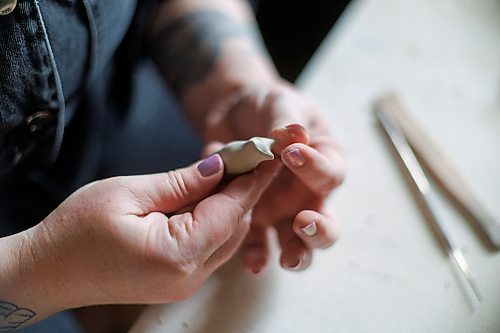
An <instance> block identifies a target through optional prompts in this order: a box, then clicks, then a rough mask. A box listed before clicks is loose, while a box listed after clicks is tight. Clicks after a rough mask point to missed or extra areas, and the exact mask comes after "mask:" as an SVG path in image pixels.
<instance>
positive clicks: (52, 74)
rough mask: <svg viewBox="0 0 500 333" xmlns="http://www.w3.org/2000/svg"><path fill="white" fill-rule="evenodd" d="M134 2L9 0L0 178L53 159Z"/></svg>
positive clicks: (0, 65) (0, 49)
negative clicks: (15, 169)
mask: <svg viewBox="0 0 500 333" xmlns="http://www.w3.org/2000/svg"><path fill="white" fill-rule="evenodd" d="M11 1H15V0H11ZM136 5H137V4H136V0H40V1H36V0H17V6H16V8H15V9H14V11H12V12H11V13H9V14H7V15H3V16H0V175H1V174H5V173H6V172H8V171H9V170H12V169H14V168H16V167H19V166H21V167H22V166H31V165H38V164H41V163H44V162H46V161H47V160H50V159H53V158H54V157H55V156H54V155H55V154H57V151H58V147H59V145H60V143H61V140H62V132H63V130H64V126H65V125H66V124H67V122H68V119H69V118H71V116H72V113H73V112H74V109H75V108H76V105H78V99H79V96H80V94H81V92H82V90H84V89H85V87H86V86H87V85H88V84H89V82H92V80H94V79H96V78H98V76H99V73H100V72H101V71H102V69H103V68H104V67H105V66H106V65H107V64H108V63H109V62H110V60H111V58H112V57H113V55H114V53H115V51H116V49H117V48H118V46H119V45H120V43H121V42H122V40H123V38H124V36H125V34H126V32H127V30H128V28H129V25H130V23H131V20H132V18H133V15H134V12H135V10H136Z"/></svg>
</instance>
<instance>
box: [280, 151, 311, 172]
mask: <svg viewBox="0 0 500 333" xmlns="http://www.w3.org/2000/svg"><path fill="white" fill-rule="evenodd" d="M285 158H286V159H287V161H288V163H290V164H291V165H292V166H294V167H297V168H298V167H301V166H303V165H304V164H305V163H306V160H305V159H304V155H302V152H301V151H300V149H299V148H296V149H293V150H291V151H289V152H288V153H286V154H285Z"/></svg>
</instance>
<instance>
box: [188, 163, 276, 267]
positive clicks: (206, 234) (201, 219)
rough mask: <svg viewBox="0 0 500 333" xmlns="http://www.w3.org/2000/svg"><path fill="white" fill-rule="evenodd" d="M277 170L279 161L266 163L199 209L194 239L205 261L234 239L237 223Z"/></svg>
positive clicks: (194, 214) (195, 211) (230, 184)
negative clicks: (230, 239)
mask: <svg viewBox="0 0 500 333" xmlns="http://www.w3.org/2000/svg"><path fill="white" fill-rule="evenodd" d="M278 170H279V163H278V162H277V161H268V162H264V163H262V164H261V165H260V166H259V167H258V168H257V169H255V170H254V171H252V172H251V173H249V174H245V175H242V176H239V177H237V178H235V179H234V180H233V181H231V182H230V183H229V184H228V185H227V186H226V187H225V188H223V189H222V190H221V191H220V192H218V193H216V194H213V195H211V196H210V197H208V198H206V199H204V200H203V201H201V202H200V203H199V204H198V205H197V206H196V208H195V209H194V211H193V217H194V220H195V221H197V222H196V228H195V229H194V230H193V237H194V238H195V239H196V241H197V242H198V244H199V246H198V249H199V250H200V251H201V252H202V253H201V254H200V255H201V256H205V260H206V258H208V257H209V256H210V255H211V254H212V253H213V252H215V251H216V250H217V249H218V248H219V247H221V246H222V244H224V243H225V242H226V241H227V240H228V239H229V238H230V237H231V236H232V233H233V232H234V230H235V228H236V227H237V225H238V223H239V222H240V221H241V219H242V218H243V216H244V215H245V214H246V213H247V212H248V211H249V210H250V209H252V208H253V206H254V205H255V203H256V202H257V200H258V199H259V198H260V196H261V195H262V193H263V192H264V190H265V189H266V188H267V187H268V186H269V184H270V183H271V181H272V180H273V179H274V177H276V173H277V172H278Z"/></svg>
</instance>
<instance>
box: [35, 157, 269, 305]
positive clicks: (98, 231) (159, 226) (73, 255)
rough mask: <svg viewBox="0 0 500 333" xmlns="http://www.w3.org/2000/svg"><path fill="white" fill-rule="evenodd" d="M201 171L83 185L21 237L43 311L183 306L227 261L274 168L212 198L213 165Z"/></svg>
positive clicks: (218, 170) (218, 174)
mask: <svg viewBox="0 0 500 333" xmlns="http://www.w3.org/2000/svg"><path fill="white" fill-rule="evenodd" d="M207 161H208V162H207ZM202 164H204V166H205V171H206V170H207V165H208V171H209V172H208V173H209V175H207V172H200V170H201V169H203V167H200V164H198V165H196V164H195V165H192V166H190V167H187V168H184V169H179V170H175V171H170V172H167V173H161V174H154V175H142V176H129V177H117V178H110V179H106V180H102V181H97V182H94V183H91V184H89V185H86V186H84V187H82V188H81V189H79V190H78V191H76V192H75V193H73V194H72V195H71V196H70V197H68V198H67V199H66V200H65V201H64V202H63V203H62V204H61V205H60V206H59V207H58V208H57V209H55V210H54V211H53V212H52V213H51V214H50V215H49V216H48V217H47V218H46V219H45V220H44V221H43V222H42V223H40V224H39V225H37V226H36V227H34V228H32V229H30V230H28V231H27V232H28V235H29V237H28V238H29V239H30V241H29V249H30V251H29V252H30V253H31V255H32V256H33V258H32V259H33V264H34V266H32V267H31V269H32V270H33V268H35V269H36V270H38V272H37V274H36V276H37V278H36V280H37V281H42V282H43V286H42V287H43V289H44V290H45V295H46V297H49V298H54V300H53V301H54V302H55V303H57V304H58V305H57V306H58V307H59V308H53V309H52V311H53V312H55V311H59V310H62V309H65V308H74V307H80V306H85V305H93V304H110V303H121V304H124V303H160V302H161V303H163V302H172V301H179V300H183V299H185V298H187V297H189V296H190V295H191V294H192V293H193V292H194V291H196V289H197V288H198V287H199V286H200V285H201V284H202V283H203V282H204V281H205V280H206V279H207V277H208V276H209V275H210V274H211V273H212V272H213V271H214V270H215V269H216V268H217V267H219V266H220V265H221V264H223V263H224V262H225V261H226V260H228V259H229V258H230V257H231V256H232V255H233V254H234V252H235V251H236V250H237V248H238V246H239V245H240V243H241V242H242V240H243V239H244V237H245V235H246V233H247V231H248V229H249V222H250V219H249V214H248V212H249V211H250V210H251V209H252V208H253V206H254V205H255V203H256V202H257V200H258V199H259V197H260V196H261V194H262V192H263V191H264V190H265V189H266V188H267V186H268V185H269V183H270V182H271V181H272V179H273V177H274V176H275V175H276V174H277V172H278V168H279V164H278V163H276V162H274V161H271V162H268V163H263V164H262V165H261V166H259V168H257V169H256V170H254V171H253V172H252V173H249V174H246V175H242V176H240V177H238V178H236V179H234V180H233V181H231V182H230V183H229V184H227V185H226V186H224V187H223V188H222V189H220V190H219V191H217V192H215V193H214V189H215V188H216V187H217V186H218V185H219V182H220V180H221V179H222V176H223V163H222V160H221V159H220V157H219V155H213V156H212V157H210V158H209V159H207V160H205V162H203V163H202ZM203 174H205V176H203ZM186 207H188V208H186ZM180 210H182V211H184V213H176V212H179V211H180ZM165 214H169V215H165ZM46 303H50V302H49V300H46ZM47 305H48V304H47ZM34 310H35V311H36V309H34ZM38 310H39V311H40V309H38Z"/></svg>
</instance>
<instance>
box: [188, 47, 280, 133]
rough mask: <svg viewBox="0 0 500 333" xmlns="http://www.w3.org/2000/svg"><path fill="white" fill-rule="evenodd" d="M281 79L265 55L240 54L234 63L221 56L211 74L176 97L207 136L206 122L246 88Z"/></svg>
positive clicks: (233, 100)
mask: <svg viewBox="0 0 500 333" xmlns="http://www.w3.org/2000/svg"><path fill="white" fill-rule="evenodd" d="M236 58H237V57H234V59H236ZM247 61H248V63H246V62H247ZM281 81H282V79H281V77H280V76H279V75H278V74H277V72H276V71H275V70H274V68H273V67H272V66H271V65H270V64H268V63H267V62H266V61H265V60H264V59H255V55H253V58H251V59H241V57H239V58H238V63H237V62H236V60H233V59H231V57H228V59H222V60H221V62H219V64H217V66H216V67H215V68H214V70H213V71H212V73H211V74H210V75H208V76H207V77H205V78H204V79H203V80H201V81H199V82H197V83H196V84H194V85H192V86H190V87H189V88H188V89H186V90H185V91H184V92H183V94H182V95H181V96H179V97H180V101H181V105H182V108H183V110H184V111H185V112H186V113H187V115H188V117H189V118H190V121H191V122H192V124H193V125H194V126H195V128H196V129H197V130H198V132H199V133H201V135H202V136H203V137H206V130H207V128H206V126H207V124H209V123H211V121H212V120H213V119H214V118H218V117H222V116H223V114H224V112H225V111H227V110H229V109H231V107H232V106H233V105H234V104H236V103H237V102H238V101H239V100H240V99H241V98H242V96H244V94H245V93H246V92H248V91H249V90H252V89H254V88H255V87H262V86H269V85H274V84H277V83H279V82H281Z"/></svg>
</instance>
